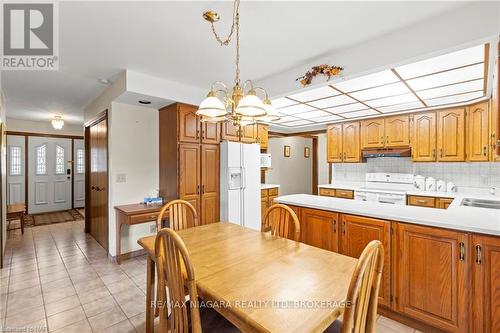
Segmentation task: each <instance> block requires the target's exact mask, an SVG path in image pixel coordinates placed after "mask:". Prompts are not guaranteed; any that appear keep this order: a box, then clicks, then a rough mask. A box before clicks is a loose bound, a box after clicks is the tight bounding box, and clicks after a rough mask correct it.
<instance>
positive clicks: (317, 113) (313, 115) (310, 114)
mask: <svg viewBox="0 0 500 333" xmlns="http://www.w3.org/2000/svg"><path fill="white" fill-rule="evenodd" d="M330 115H331V114H330V113H328V112H325V111H320V110H316V111H309V112H304V113H299V114H296V115H295V117H299V118H302V119H311V118H317V117H324V116H330Z"/></svg>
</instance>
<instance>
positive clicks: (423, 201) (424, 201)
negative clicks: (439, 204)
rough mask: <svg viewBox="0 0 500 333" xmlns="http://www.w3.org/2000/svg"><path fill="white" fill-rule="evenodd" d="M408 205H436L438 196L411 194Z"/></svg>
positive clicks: (432, 206)
mask: <svg viewBox="0 0 500 333" xmlns="http://www.w3.org/2000/svg"><path fill="white" fill-rule="evenodd" d="M408 205H410V206H420V207H431V208H434V207H436V198H433V197H418V196H414V195H410V196H409V197H408Z"/></svg>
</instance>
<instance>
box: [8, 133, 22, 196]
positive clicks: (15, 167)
mask: <svg viewBox="0 0 500 333" xmlns="http://www.w3.org/2000/svg"><path fill="white" fill-rule="evenodd" d="M25 149H26V147H25V137H24V136H22V135H7V204H8V205H12V204H16V203H25V195H24V190H25V184H24V180H25V179H26V177H25V172H26V170H25V160H24V157H25V154H24V152H25Z"/></svg>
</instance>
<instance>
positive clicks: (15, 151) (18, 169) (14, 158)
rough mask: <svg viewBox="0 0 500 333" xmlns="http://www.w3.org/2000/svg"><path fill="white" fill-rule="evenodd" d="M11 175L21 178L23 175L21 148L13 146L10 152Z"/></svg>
mask: <svg viewBox="0 0 500 333" xmlns="http://www.w3.org/2000/svg"><path fill="white" fill-rule="evenodd" d="M9 158H10V175H11V176H20V175H21V174H22V164H21V147H17V146H11V147H10V151H9Z"/></svg>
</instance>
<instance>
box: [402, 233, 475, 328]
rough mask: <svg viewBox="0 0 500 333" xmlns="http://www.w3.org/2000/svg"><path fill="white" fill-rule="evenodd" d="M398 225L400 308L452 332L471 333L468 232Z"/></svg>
mask: <svg viewBox="0 0 500 333" xmlns="http://www.w3.org/2000/svg"><path fill="white" fill-rule="evenodd" d="M394 225H395V230H396V231H395V232H396V238H395V239H396V241H395V242H393V246H394V248H393V252H392V253H393V256H394V262H395V266H396V267H395V271H394V274H393V276H394V277H395V283H396V284H395V285H396V288H395V289H396V290H395V291H396V294H395V306H396V309H397V311H399V312H401V313H402V314H405V315H407V316H409V317H412V318H415V319H417V320H420V321H423V322H425V323H427V324H430V325H433V326H435V327H438V328H440V329H442V330H445V331H448V332H467V331H468V325H469V311H468V307H469V302H470V295H469V290H470V288H469V275H470V265H469V261H468V258H467V253H468V250H467V249H469V236H468V234H467V233H465V232H459V231H452V230H446V229H439V228H431V227H423V226H417V225H410V224H403V223H394Z"/></svg>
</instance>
